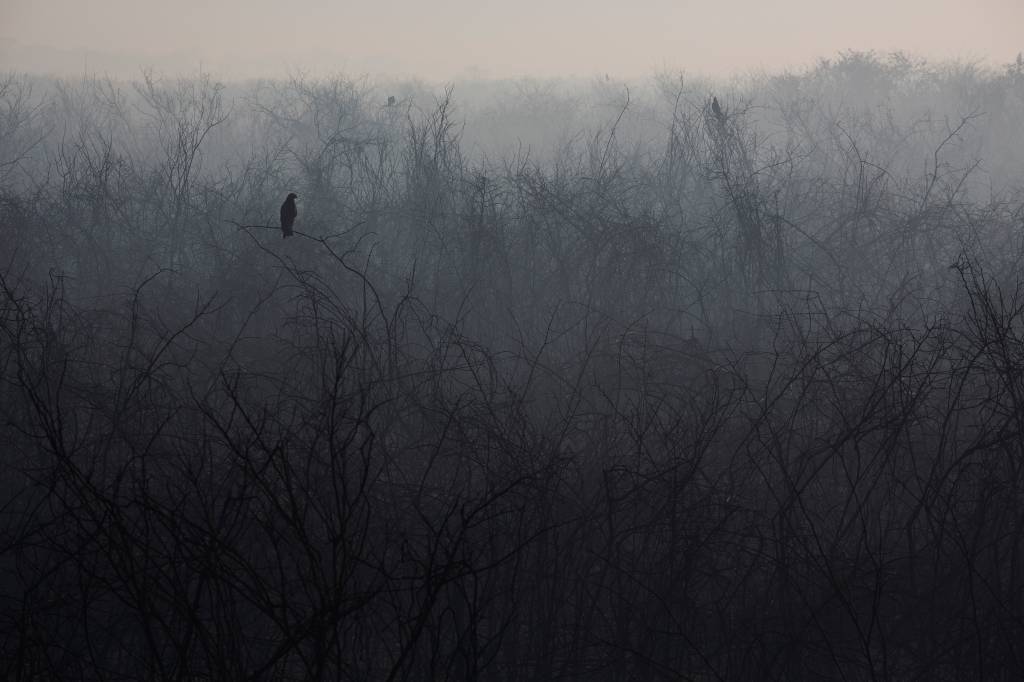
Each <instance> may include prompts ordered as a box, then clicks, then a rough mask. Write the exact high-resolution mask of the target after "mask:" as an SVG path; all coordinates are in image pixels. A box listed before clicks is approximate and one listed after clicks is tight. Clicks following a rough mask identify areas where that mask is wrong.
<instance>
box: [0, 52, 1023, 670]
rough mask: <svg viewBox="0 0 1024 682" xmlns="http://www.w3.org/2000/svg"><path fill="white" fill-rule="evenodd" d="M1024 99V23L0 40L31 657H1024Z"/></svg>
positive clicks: (10, 601) (530, 660)
mask: <svg viewBox="0 0 1024 682" xmlns="http://www.w3.org/2000/svg"><path fill="white" fill-rule="evenodd" d="M1022 130H1024V62H1021V61H1020V60H1018V62H1017V63H1016V64H1011V65H1008V66H1007V67H1005V68H1004V69H1001V70H986V69H981V68H978V67H975V66H972V65H970V64H964V63H950V64H935V63H929V62H924V61H919V60H914V59H911V58H908V57H905V56H900V55H896V56H891V57H879V56H876V55H872V54H864V53H846V54H841V55H839V56H838V57H836V58H835V59H832V60H828V61H822V62H820V63H819V64H818V65H817V66H815V67H814V68H811V69H808V70H806V71H802V72H794V73H785V74H765V75H761V76H751V77H748V78H745V79H742V80H736V81H733V82H730V83H721V82H710V81H706V80H701V79H690V78H688V77H686V76H684V75H678V74H676V75H671V74H661V75H658V76H657V77H654V78H651V79H650V80H649V81H646V82H643V83H623V82H620V81H617V80H615V79H612V78H598V79H594V80H579V79H576V80H570V79H566V80H546V81H531V80H519V81H500V82H499V81H490V82H489V81H476V82H471V81H466V82H460V83H458V84H456V85H455V86H452V87H447V88H443V87H442V88H438V87H433V86H428V85H426V84H423V83H418V82H398V81H395V82H371V81H369V80H358V79H356V80H350V79H347V78H344V77H340V76H339V77H336V78H330V79H303V78H299V77H296V78H293V79H290V80H267V81H251V82H220V81H218V80H217V79H216V78H215V77H213V76H211V75H209V74H198V75H196V76H195V77H192V78H188V79H166V78H161V77H160V76H159V75H156V74H153V73H145V74H143V75H142V76H140V78H138V79H137V80H135V81H131V82H129V81H117V80H111V79H101V78H89V79H72V80H58V79H52V78H42V77H35V76H25V75H17V74H11V75H7V76H4V77H2V78H0V239H2V241H0V243H2V246H0V442H2V443H3V444H4V445H3V447H0V457H2V458H3V469H4V471H5V472H6V474H5V476H3V477H2V479H0V603H2V605H3V608H0V676H2V677H3V678H5V679H274V680H281V679H351V680H377V679H380V680H419V679H423V680H427V679H429V680H437V679H458V680H467V679H487V680H549V679H578V680H595V679H607V680H633V679H636V680H651V679H666V680H669V679H670V680H679V679H687V680H712V679H714V680H753V679H764V680H794V679H843V680H867V679H871V680H910V679H934V680H954V679H986V680H1004V679H1005V680H1011V679H1020V678H1021V677H1022V676H1024V626H1022V623H1024V621H1022V617H1024V573H1022V566H1024V562H1022V560H1024V545H1022V543H1024V467H1022V463H1024V320H1022V314H1024V295H1022V290H1021V279H1020V272H1021V266H1022V257H1024V238H1022V237H1024V234H1022V228H1024V135H1022V134H1021V131H1022ZM290 192H294V193H296V194H297V195H298V197H299V198H298V201H297V205H298V218H297V220H296V222H295V225H294V229H295V234H294V235H293V236H291V237H289V238H287V239H285V238H283V236H282V233H281V230H280V227H279V225H278V209H279V207H280V205H281V202H282V201H283V200H284V199H285V196H286V195H287V194H288V193H290Z"/></svg>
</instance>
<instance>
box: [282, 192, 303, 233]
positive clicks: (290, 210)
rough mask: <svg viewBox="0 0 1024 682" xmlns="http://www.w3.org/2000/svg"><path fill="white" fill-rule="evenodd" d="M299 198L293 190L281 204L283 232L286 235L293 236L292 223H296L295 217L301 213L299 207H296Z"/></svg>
mask: <svg viewBox="0 0 1024 682" xmlns="http://www.w3.org/2000/svg"><path fill="white" fill-rule="evenodd" d="M298 198H299V195H298V194H295V193H294V192H292V193H291V194H289V195H288V198H287V199H285V200H284V203H283V204H281V233H282V234H283V235H284V236H285V237H291V236H292V225H294V224H295V218H296V217H297V216H298V215H299V209H297V208H295V200H296V199H298Z"/></svg>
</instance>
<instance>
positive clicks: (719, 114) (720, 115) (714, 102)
mask: <svg viewBox="0 0 1024 682" xmlns="http://www.w3.org/2000/svg"><path fill="white" fill-rule="evenodd" d="M711 111H712V112H713V113H714V114H715V118H717V119H718V122H719V123H725V112H724V111H722V107H721V106H720V105H719V104H718V98H717V97H712V98H711Z"/></svg>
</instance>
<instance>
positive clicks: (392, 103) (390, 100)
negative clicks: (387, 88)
mask: <svg viewBox="0 0 1024 682" xmlns="http://www.w3.org/2000/svg"><path fill="white" fill-rule="evenodd" d="M388 106H389V107H393V106H395V96H394V95H391V96H389V97H388Z"/></svg>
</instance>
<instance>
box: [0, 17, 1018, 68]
mask: <svg viewBox="0 0 1024 682" xmlns="http://www.w3.org/2000/svg"><path fill="white" fill-rule="evenodd" d="M846 49H855V50H876V51H879V52H891V51H895V50H903V51H906V52H908V53H911V54H913V55H915V56H921V57H928V58H934V59H947V58H964V59H970V60H980V61H983V62H986V63H989V64H993V65H998V64H1003V63H1007V62H1010V61H1012V60H1013V59H1014V58H1015V56H1016V55H1017V53H1018V52H1021V51H1024V0H853V1H850V2H838V1H835V0H630V1H621V0H620V1H617V2H609V1H608V0H516V1H514V2H489V1H488V0H477V1H475V2H474V1H471V0H431V1H429V2H427V1H420V2H413V1H410V0H367V1H365V2H352V1H348V0H173V1H170V0H165V1H163V2H153V1H152V0H0V68H3V69H17V70H44V71H54V70H65V71H72V72H76V71H77V72H83V71H84V70H86V69H88V70H89V71H107V72H109V71H125V72H129V73H130V72H132V71H134V72H136V73H137V72H138V69H139V68H141V67H143V66H155V67H156V68H158V69H162V70H165V71H167V70H175V69H180V70H183V71H195V70H196V69H197V68H199V67H200V66H202V67H203V68H205V69H206V70H208V71H211V72H212V73H214V74H219V75H223V76H256V75H270V76H276V75H282V74H284V73H288V72H294V71H296V70H306V71H309V72H313V73H316V72H344V73H348V74H356V73H358V74H363V73H366V74H370V75H393V76H417V77H422V78H427V79H435V80H445V79H452V78H458V77H460V76H466V75H470V74H475V75H480V76H488V77H495V78H502V77H515V76H523V75H533V76H572V75H592V74H604V73H610V74H614V75H616V76H624V77H633V76H641V75H644V74H651V73H654V72H656V71H659V70H665V69H668V70H676V69H684V70H686V71H687V72H691V73H701V74H708V75H716V76H721V75H728V74H732V73H742V72H745V71H748V70H751V69H761V68H766V69H769V70H778V69H783V68H799V67H803V66H809V65H811V64H813V63H814V61H815V60H816V59H818V58H821V57H825V58H828V57H834V56H835V55H836V54H837V53H838V52H839V51H841V50H846Z"/></svg>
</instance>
